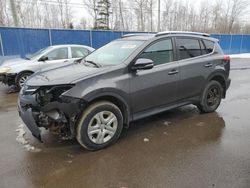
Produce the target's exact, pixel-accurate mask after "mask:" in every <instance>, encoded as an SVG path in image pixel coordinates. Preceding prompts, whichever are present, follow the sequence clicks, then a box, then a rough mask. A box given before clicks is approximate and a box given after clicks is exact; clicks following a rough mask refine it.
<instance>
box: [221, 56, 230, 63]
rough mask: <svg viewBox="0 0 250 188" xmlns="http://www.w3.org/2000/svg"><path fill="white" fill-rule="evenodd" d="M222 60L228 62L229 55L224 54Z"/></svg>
mask: <svg viewBox="0 0 250 188" xmlns="http://www.w3.org/2000/svg"><path fill="white" fill-rule="evenodd" d="M223 60H224V61H225V62H230V60H231V59H230V56H229V55H224V58H223Z"/></svg>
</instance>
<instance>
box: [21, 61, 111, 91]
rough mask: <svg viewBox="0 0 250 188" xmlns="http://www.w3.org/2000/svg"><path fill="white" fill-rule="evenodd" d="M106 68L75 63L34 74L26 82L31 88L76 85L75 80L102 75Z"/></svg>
mask: <svg viewBox="0 0 250 188" xmlns="http://www.w3.org/2000/svg"><path fill="white" fill-rule="evenodd" d="M106 69H107V67H106V68H104V67H101V68H96V67H88V66H85V65H84V64H82V63H75V64H71V65H67V66H63V67H59V68H54V69H49V70H46V71H42V72H37V73H35V74H33V75H32V76H31V77H30V78H29V79H28V80H27V82H26V84H27V85H30V86H45V85H46V86H47V85H61V84H70V83H74V81H75V80H79V79H82V78H85V77H87V76H90V75H93V74H96V73H100V72H102V71H103V70H106Z"/></svg>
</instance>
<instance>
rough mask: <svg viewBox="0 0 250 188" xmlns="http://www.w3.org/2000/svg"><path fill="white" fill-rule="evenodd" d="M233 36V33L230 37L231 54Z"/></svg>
mask: <svg viewBox="0 0 250 188" xmlns="http://www.w3.org/2000/svg"><path fill="white" fill-rule="evenodd" d="M232 38H233V35H232V34H231V38H230V46H229V54H231V48H232Z"/></svg>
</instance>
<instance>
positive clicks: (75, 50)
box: [70, 46, 90, 62]
mask: <svg viewBox="0 0 250 188" xmlns="http://www.w3.org/2000/svg"><path fill="white" fill-rule="evenodd" d="M70 49H71V50H70V52H71V53H70V55H71V56H70V57H71V58H72V62H73V61H74V60H77V59H80V58H83V57H86V56H87V55H88V54H89V53H90V52H89V50H88V49H86V48H83V47H78V46H76V47H70Z"/></svg>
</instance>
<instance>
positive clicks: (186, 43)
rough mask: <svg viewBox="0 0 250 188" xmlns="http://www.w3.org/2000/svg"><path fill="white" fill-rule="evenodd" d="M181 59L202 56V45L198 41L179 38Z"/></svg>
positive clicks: (178, 44)
mask: <svg viewBox="0 0 250 188" xmlns="http://www.w3.org/2000/svg"><path fill="white" fill-rule="evenodd" d="M176 42H177V47H178V50H179V59H188V58H192V57H197V56H200V55H201V49H200V43H199V40H197V39H187V38H177V39H176Z"/></svg>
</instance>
